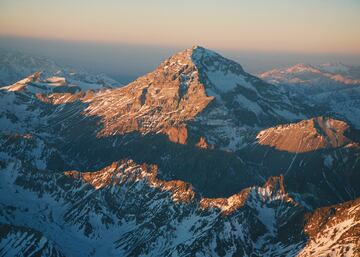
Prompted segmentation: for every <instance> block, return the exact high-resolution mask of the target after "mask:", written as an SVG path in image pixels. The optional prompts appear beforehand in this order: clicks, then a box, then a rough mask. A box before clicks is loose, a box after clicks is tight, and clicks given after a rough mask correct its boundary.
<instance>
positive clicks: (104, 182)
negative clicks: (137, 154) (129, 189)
mask: <svg viewBox="0 0 360 257" xmlns="http://www.w3.org/2000/svg"><path fill="white" fill-rule="evenodd" d="M64 174H65V175H66V176H68V177H71V178H74V179H81V180H83V181H84V182H86V183H89V184H90V185H92V186H93V187H94V188H95V189H101V188H104V187H106V186H109V185H118V184H123V183H125V182H135V181H138V180H145V181H147V183H148V184H149V186H151V187H155V188H159V189H161V190H164V191H169V192H170V193H171V198H172V199H173V201H175V202H190V201H192V200H193V199H194V197H195V192H194V191H193V189H192V186H191V184H189V183H186V182H184V181H181V180H172V181H164V180H160V179H158V178H157V166H156V165H146V164H142V165H138V164H136V163H135V162H133V161H132V160H127V161H122V162H114V163H112V164H111V165H110V166H107V167H105V168H103V169H102V170H99V171H96V172H78V171H66V172H65V173H64Z"/></svg>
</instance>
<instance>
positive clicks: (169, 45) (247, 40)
mask: <svg viewBox="0 0 360 257" xmlns="http://www.w3.org/2000/svg"><path fill="white" fill-rule="evenodd" d="M194 45H201V46H204V47H207V48H210V49H213V50H216V51H218V52H220V53H222V54H225V55H227V56H228V57H233V59H235V60H238V61H240V62H241V64H243V65H244V64H245V65H244V66H245V67H246V66H247V67H249V69H250V71H254V72H255V71H259V70H264V69H268V68H270V67H276V66H281V65H286V64H291V63H296V62H299V61H301V62H313V61H315V62H322V61H323V60H324V61H343V60H345V61H346V62H352V63H353V62H355V63H356V62H358V60H359V59H360V1H359V0H318V1H316V0H301V1H300V0H299V1H297V0H222V1H219V0H196V1H195V0H192V1H191V0H181V1H179V0H177V1H172V0H131V1H127V0H61V1H55V0H53V1H51V0H0V47H10V48H18V49H19V50H24V49H25V50H28V51H30V52H34V53H36V54H39V55H47V56H50V57H55V58H57V59H58V60H60V61H65V62H72V63H74V64H79V65H85V66H89V68H91V69H100V71H106V72H108V73H111V74H113V73H114V74H115V73H116V69H117V70H118V71H119V70H120V69H121V72H120V73H122V74H123V75H121V76H125V75H126V74H127V76H128V77H129V78H130V77H134V76H135V75H139V74H140V73H141V72H146V71H151V69H152V68H154V67H156V65H158V64H159V62H160V61H161V60H162V59H164V58H166V57H168V56H169V55H170V54H171V53H174V52H175V51H178V50H181V49H183V48H188V47H191V46H194ZM100 55H101V56H100ZM94 62H96V63H94ZM118 73H119V72H118ZM117 75H119V74H117ZM119 76H120V75H119ZM124 79H125V80H127V78H125V77H124Z"/></svg>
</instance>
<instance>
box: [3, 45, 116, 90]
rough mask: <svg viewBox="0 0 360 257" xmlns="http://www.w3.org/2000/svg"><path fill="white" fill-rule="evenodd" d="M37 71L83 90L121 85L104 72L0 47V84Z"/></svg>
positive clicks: (16, 80)
mask: <svg viewBox="0 0 360 257" xmlns="http://www.w3.org/2000/svg"><path fill="white" fill-rule="evenodd" d="M37 72H41V73H42V76H43V77H44V78H49V80H64V81H66V82H67V83H68V84H71V85H73V86H76V87H79V88H81V89H83V90H88V89H101V88H103V87H117V86H119V85H121V84H120V83H119V82H117V81H116V80H114V79H112V78H109V77H108V76H106V75H104V74H92V73H89V72H86V71H85V70H83V69H74V68H71V67H67V66H64V65H60V64H58V63H56V62H55V61H53V60H51V59H49V58H43V57H38V56H33V55H30V54H27V53H23V52H18V51H12V50H5V49H0V86H5V85H9V84H14V83H16V82H18V81H19V80H21V79H23V78H24V77H28V76H31V75H32V74H35V73H37Z"/></svg>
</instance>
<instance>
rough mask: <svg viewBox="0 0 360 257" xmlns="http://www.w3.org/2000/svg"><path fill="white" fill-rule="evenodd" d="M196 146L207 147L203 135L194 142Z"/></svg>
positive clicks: (208, 146)
mask: <svg viewBox="0 0 360 257" xmlns="http://www.w3.org/2000/svg"><path fill="white" fill-rule="evenodd" d="M196 146H197V147H199V148H202V149H209V148H210V145H209V144H208V143H207V142H206V138H205V137H200V140H199V142H198V143H197V144H196Z"/></svg>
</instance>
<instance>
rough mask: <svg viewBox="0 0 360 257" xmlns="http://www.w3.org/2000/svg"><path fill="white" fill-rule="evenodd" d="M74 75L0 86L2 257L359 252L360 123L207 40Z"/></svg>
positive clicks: (355, 253) (254, 254)
mask: <svg viewBox="0 0 360 257" xmlns="http://www.w3.org/2000/svg"><path fill="white" fill-rule="evenodd" d="M45 74H46V73H45ZM63 78H64V79H63ZM70 85H71V81H70V79H68V77H66V76H65V77H61V76H45V77H44V75H40V74H38V73H36V74H34V75H32V76H30V77H27V78H26V79H24V80H22V81H20V82H19V83H16V84H15V85H10V86H8V87H5V88H2V89H1V90H0V236H1V237H0V238H1V239H0V246H1V247H0V253H1V255H11V256H12V255H16V254H19V255H31V253H34V254H35V255H39V256H195V255H196V256H298V255H300V256H321V255H322V254H330V253H332V252H334V253H336V254H338V255H345V253H346V254H347V255H348V256H357V255H358V248H359V242H358V240H355V239H357V237H358V234H357V233H358V227H357V226H358V219H357V217H358V211H359V210H358V207H357V206H358V200H356V199H358V197H360V183H359V181H360V173H359V170H360V162H359V156H360V148H359V138H360V137H359V132H358V130H356V128H354V126H353V124H354V123H353V122H352V121H351V120H350V121H349V120H348V119H345V118H343V119H340V118H339V117H337V116H332V115H330V114H331V113H330V112H329V113H328V115H326V116H323V114H324V109H326V108H327V106H326V105H325V106H323V105H322V106H321V107H318V106H317V107H316V108H315V107H314V106H313V105H311V104H309V103H307V101H305V102H304V101H297V100H296V99H297V97H300V95H297V97H293V96H292V95H290V94H288V92H289V91H286V90H285V89H284V88H282V87H281V86H279V85H272V84H269V83H266V82H264V81H263V80H261V79H259V78H257V77H255V76H253V75H250V74H248V73H246V72H245V71H244V69H243V68H242V67H241V65H240V64H237V63H235V62H233V61H231V60H229V59H227V58H224V57H222V56H220V55H219V54H217V53H214V52H212V51H210V50H207V49H205V48H202V47H193V48H190V49H186V50H184V51H182V52H180V53H177V54H175V55H173V56H171V57H170V58H168V59H167V60H165V61H164V62H163V63H162V64H160V66H159V67H158V68H157V69H156V70H154V71H153V72H151V73H149V74H146V75H144V76H143V77H140V78H138V79H137V80H135V81H134V82H132V83H130V84H129V85H127V86H125V87H122V88H113V89H106V90H90V91H84V90H80V91H79V90H75V91H56V90H54V89H55V88H57V87H65V88H69V87H71V86H70ZM284 90H285V91H284ZM355 97H356V95H355ZM353 120H354V119H353ZM344 202H347V203H344ZM328 206H330V207H328ZM340 230H343V231H345V232H344V233H340V232H339V231H340ZM59 235H61V237H60V236H59ZM354 238H355V239H354ZM318 243H319V244H320V245H319V246H318V245H317V244H318ZM28 246H29V247H28Z"/></svg>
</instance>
